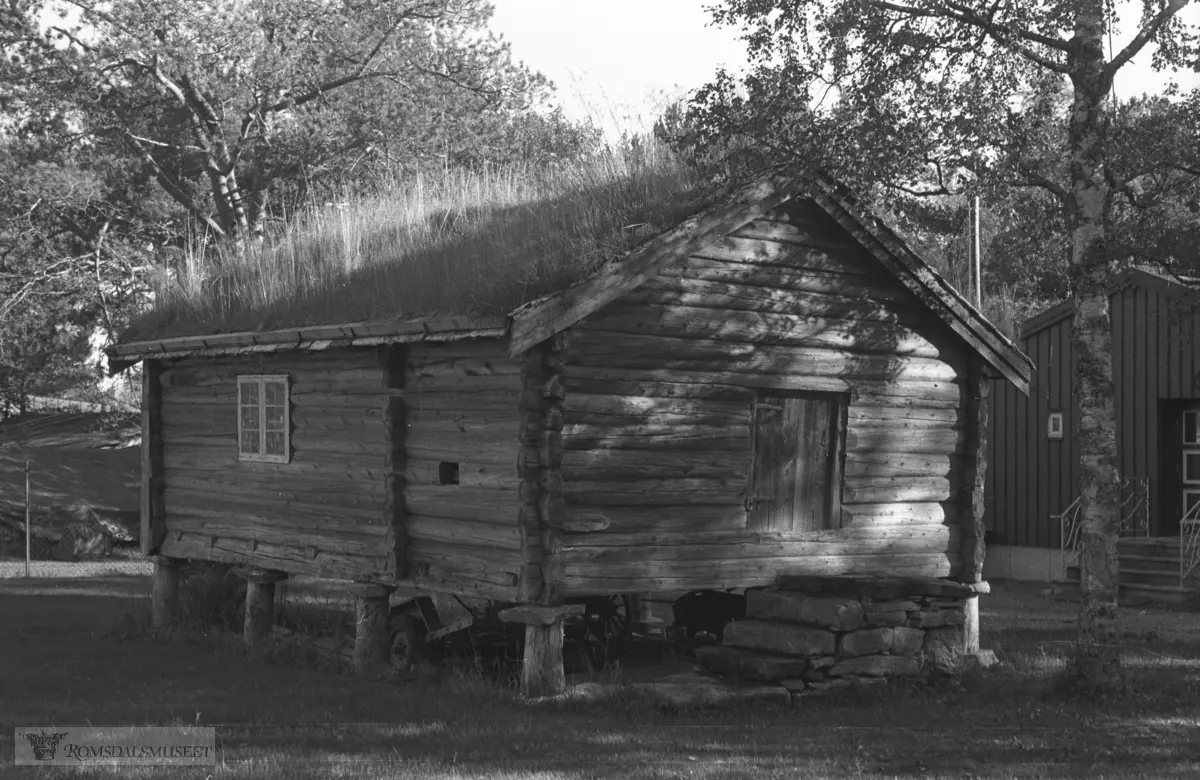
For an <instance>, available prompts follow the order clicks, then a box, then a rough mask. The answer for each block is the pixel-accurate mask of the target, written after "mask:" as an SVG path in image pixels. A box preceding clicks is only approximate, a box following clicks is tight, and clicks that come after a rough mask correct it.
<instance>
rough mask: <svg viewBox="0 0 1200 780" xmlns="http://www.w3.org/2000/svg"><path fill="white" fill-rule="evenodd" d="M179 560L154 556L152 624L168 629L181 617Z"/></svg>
mask: <svg viewBox="0 0 1200 780" xmlns="http://www.w3.org/2000/svg"><path fill="white" fill-rule="evenodd" d="M180 563H181V561H180V560H179V559H178V558H167V557H165V556H162V555H156V556H154V582H153V584H152V586H151V624H152V625H153V626H154V627H155V628H168V627H169V626H172V625H174V624H175V621H176V619H177V618H178V617H179V564H180Z"/></svg>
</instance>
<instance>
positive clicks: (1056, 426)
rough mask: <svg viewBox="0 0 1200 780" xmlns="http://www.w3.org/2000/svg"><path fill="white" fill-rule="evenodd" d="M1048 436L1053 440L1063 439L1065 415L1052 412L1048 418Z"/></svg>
mask: <svg viewBox="0 0 1200 780" xmlns="http://www.w3.org/2000/svg"><path fill="white" fill-rule="evenodd" d="M1046 436H1047V437H1049V438H1051V439H1061V438H1062V437H1063V413H1062V412H1050V416H1049V417H1047V418H1046Z"/></svg>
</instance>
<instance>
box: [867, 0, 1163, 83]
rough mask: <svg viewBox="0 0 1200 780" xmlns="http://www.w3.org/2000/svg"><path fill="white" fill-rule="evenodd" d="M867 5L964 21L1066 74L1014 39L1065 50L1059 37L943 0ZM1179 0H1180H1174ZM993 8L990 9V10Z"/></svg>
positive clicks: (883, 0) (875, 0)
mask: <svg viewBox="0 0 1200 780" xmlns="http://www.w3.org/2000/svg"><path fill="white" fill-rule="evenodd" d="M860 2H864V3H866V4H867V5H871V6H874V7H876V8H879V9H881V10H885V11H892V12H894V13H902V14H907V15H909V16H912V17H918V16H925V17H931V18H935V19H950V20H952V21H956V22H960V23H962V24H967V25H970V26H972V27H976V28H978V29H980V30H983V31H984V32H986V33H987V34H988V35H989V36H991V38H992V40H994V41H996V43H999V44H1000V45H1001V46H1004V47H1005V48H1007V49H1010V50H1011V51H1013V52H1016V53H1017V54H1020V55H1021V56H1023V57H1025V58H1026V59H1028V60H1030V61H1032V62H1034V63H1036V64H1038V65H1040V66H1041V67H1043V68H1046V69H1047V70H1051V71H1054V72H1055V73H1062V74H1067V73H1069V72H1070V70H1069V69H1068V68H1067V66H1066V65H1065V64H1063V63H1060V62H1055V61H1054V60H1052V59H1049V58H1048V57H1045V56H1044V55H1041V54H1038V53H1037V52H1036V51H1034V50H1033V49H1031V48H1030V47H1029V46H1025V45H1023V44H1021V43H1019V42H1018V40H1017V39H1023V40H1026V41H1029V42H1030V43H1037V44H1040V45H1042V46H1046V47H1048V48H1051V49H1054V50H1056V51H1061V52H1064V53H1065V52H1067V51H1069V47H1070V44H1069V43H1068V42H1067V41H1064V40H1062V39H1061V38H1055V37H1053V36H1049V35H1043V34H1042V33H1037V32H1033V31H1032V30H1024V29H1020V28H1016V27H1007V26H1004V25H1002V24H998V23H997V22H995V21H994V20H993V19H992V18H991V16H990V15H989V16H987V17H985V16H981V15H980V14H979V13H977V12H976V11H975V10H974V9H973V8H969V7H967V6H965V5H962V4H961V3H955V2H945V3H944V8H943V10H929V9H925V8H917V7H915V6H910V5H901V4H899V3H893V2H889V1H888V0H860ZM1174 2H1180V0H1174ZM993 10H994V9H993Z"/></svg>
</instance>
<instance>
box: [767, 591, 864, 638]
mask: <svg viewBox="0 0 1200 780" xmlns="http://www.w3.org/2000/svg"><path fill="white" fill-rule="evenodd" d="M746 617H747V618H750V619H752V620H754V619H758V620H782V621H784V622H788V623H799V624H801V625H813V626H817V627H820V628H828V629H832V630H834V631H854V630H856V629H859V628H862V626H863V608H862V604H860V603H859V601H858V599H854V598H838V597H830V596H813V595H809V594H807V593H793V592H789V591H780V590H773V589H772V590H757V591H749V592H747V593H746Z"/></svg>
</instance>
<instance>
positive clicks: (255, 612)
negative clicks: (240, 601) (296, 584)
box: [234, 567, 287, 650]
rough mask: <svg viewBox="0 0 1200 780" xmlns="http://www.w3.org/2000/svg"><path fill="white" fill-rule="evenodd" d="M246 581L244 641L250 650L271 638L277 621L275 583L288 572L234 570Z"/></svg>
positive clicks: (259, 647)
mask: <svg viewBox="0 0 1200 780" xmlns="http://www.w3.org/2000/svg"><path fill="white" fill-rule="evenodd" d="M234 574H236V575H237V576H239V577H241V578H242V579H244V580H245V581H246V620H245V622H244V623H243V624H242V641H243V642H245V643H246V647H247V648H248V649H250V650H260V649H262V647H263V646H264V645H265V644H266V643H267V642H268V641H270V639H271V630H272V626H273V625H274V623H275V583H276V582H279V581H280V580H283V579H287V573H286V572H282V571H271V570H269V569H259V568H256V567H244V568H239V569H235V570H234Z"/></svg>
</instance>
